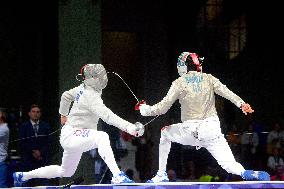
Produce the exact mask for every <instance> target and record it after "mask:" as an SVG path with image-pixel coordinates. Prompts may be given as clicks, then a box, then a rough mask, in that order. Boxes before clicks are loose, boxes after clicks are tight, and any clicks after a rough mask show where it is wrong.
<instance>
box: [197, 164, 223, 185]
mask: <svg viewBox="0 0 284 189" xmlns="http://www.w3.org/2000/svg"><path fill="white" fill-rule="evenodd" d="M215 172H216V170H215V169H214V168H213V167H210V166H209V167H207V169H206V170H205V171H204V173H203V174H202V175H201V176H200V177H199V181H200V182H218V181H219V180H220V178H219V176H217V175H216V174H215Z"/></svg>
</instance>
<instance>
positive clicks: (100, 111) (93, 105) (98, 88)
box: [13, 64, 144, 186]
mask: <svg viewBox="0 0 284 189" xmlns="http://www.w3.org/2000/svg"><path fill="white" fill-rule="evenodd" d="M80 75H81V76H82V78H83V83H82V84H81V85H79V86H77V87H75V88H73V89H71V90H68V91H65V92H64V93H63V94H62V96H61V101H60V107H59V113H60V115H61V124H62V125H63V127H62V129H61V135H60V144H61V146H62V147H63V149H64V152H63V157H62V164H61V165H60V166H59V165H50V166H46V167H42V168H39V169H35V170H32V171H29V172H16V173H14V174H13V177H14V185H15V186H21V185H22V184H23V182H25V181H27V180H29V179H32V178H56V177H71V176H72V175H73V174H74V173H75V171H76V169H77V166H78V164H79V161H80V159H81V156H82V153H83V152H86V151H89V150H91V149H94V148H98V152H99V154H100V156H101V157H102V159H103V160H104V161H105V163H106V164H107V166H108V168H109V169H110V171H111V172H112V174H113V178H112V183H130V182H133V181H132V180H130V179H129V178H128V177H127V176H126V175H125V174H124V172H122V171H120V170H119V168H118V166H117V163H116V161H115V158H114V155H113V151H112V149H111V146H110V141H109V136H108V134H107V133H105V132H103V131H97V123H98V120H99V119H102V120H103V121H104V122H106V123H108V124H110V125H113V126H115V127H118V128H119V129H121V130H122V131H125V132H127V133H129V134H131V135H134V136H136V137H138V136H141V135H143V133H144V127H143V125H142V124H141V123H139V122H137V123H135V124H132V123H130V122H128V121H126V120H124V119H122V118H120V117H119V116H117V115H116V114H114V113H113V112H112V111H111V110H110V109H109V108H107V107H106V106H105V104H104V103H103V100H102V98H101V94H102V90H103V89H104V88H105V87H106V85H107V82H108V78H107V72H106V70H105V68H104V66H103V65H101V64H87V65H85V66H84V67H82V69H81V73H80ZM72 103H73V105H72V108H71V110H70V112H69V109H70V107H71V104H72Z"/></svg>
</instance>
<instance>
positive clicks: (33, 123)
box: [30, 119, 39, 126]
mask: <svg viewBox="0 0 284 189" xmlns="http://www.w3.org/2000/svg"><path fill="white" fill-rule="evenodd" d="M30 122H31V124H32V125H33V126H34V125H35V124H39V120H38V121H37V122H34V121H32V120H31V119H30Z"/></svg>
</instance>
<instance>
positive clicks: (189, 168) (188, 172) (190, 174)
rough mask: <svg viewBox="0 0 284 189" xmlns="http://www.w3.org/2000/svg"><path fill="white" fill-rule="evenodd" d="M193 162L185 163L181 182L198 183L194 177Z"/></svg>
mask: <svg viewBox="0 0 284 189" xmlns="http://www.w3.org/2000/svg"><path fill="white" fill-rule="evenodd" d="M195 167H196V166H195V163H194V161H186V162H185V169H184V170H185V173H184V174H183V180H184V181H185V182H189V181H198V178H197V176H196V168H195Z"/></svg>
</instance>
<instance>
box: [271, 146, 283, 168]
mask: <svg viewBox="0 0 284 189" xmlns="http://www.w3.org/2000/svg"><path fill="white" fill-rule="evenodd" d="M278 165H281V166H284V162H283V158H282V157H280V155H279V148H276V147H275V148H273V149H272V155H270V156H269V157H268V160H267V167H268V168H269V169H270V172H271V173H273V172H274V171H275V170H276V167H277V166H278Z"/></svg>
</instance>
